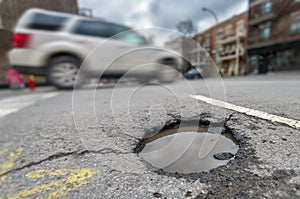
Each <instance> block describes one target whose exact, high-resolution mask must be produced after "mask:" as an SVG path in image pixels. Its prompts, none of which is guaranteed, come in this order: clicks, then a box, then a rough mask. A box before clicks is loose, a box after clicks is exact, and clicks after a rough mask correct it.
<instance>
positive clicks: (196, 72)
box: [183, 67, 204, 79]
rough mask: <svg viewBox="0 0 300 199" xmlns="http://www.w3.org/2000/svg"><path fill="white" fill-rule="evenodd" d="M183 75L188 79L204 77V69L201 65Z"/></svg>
mask: <svg viewBox="0 0 300 199" xmlns="http://www.w3.org/2000/svg"><path fill="white" fill-rule="evenodd" d="M183 76H184V77H185V78H186V79H202V78H203V77H204V70H203V69H202V68H200V67H192V68H191V69H190V70H188V71H187V72H186V73H184V75H183Z"/></svg>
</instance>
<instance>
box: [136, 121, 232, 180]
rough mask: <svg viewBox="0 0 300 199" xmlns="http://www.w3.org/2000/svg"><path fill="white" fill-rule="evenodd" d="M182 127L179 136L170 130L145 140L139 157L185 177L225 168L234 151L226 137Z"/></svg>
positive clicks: (199, 129)
mask: <svg viewBox="0 0 300 199" xmlns="http://www.w3.org/2000/svg"><path fill="white" fill-rule="evenodd" d="M184 128H185V129H183V130H182V129H181V131H182V132H180V133H177V130H178V129H175V130H174V129H171V130H166V131H164V132H161V133H159V134H157V135H155V136H153V137H150V138H148V139H147V140H146V142H145V143H146V145H145V147H144V148H143V150H142V151H141V152H140V153H139V156H140V157H142V158H143V159H144V160H146V161H147V162H149V163H150V164H151V165H153V166H154V167H157V168H161V169H163V170H164V171H167V172H171V173H175V172H178V173H184V174H187V173H194V172H201V171H209V170H210V169H213V168H216V167H219V166H221V165H225V164H226V163H228V162H229V161H230V160H232V159H233V158H234V154H236V153H237V151H238V146H237V145H236V143H235V141H234V140H232V139H231V138H232V137H230V136H228V135H220V134H216V133H209V132H207V129H205V128H198V129H197V131H198V132H195V131H188V129H189V127H184ZM194 129H195V127H194Z"/></svg>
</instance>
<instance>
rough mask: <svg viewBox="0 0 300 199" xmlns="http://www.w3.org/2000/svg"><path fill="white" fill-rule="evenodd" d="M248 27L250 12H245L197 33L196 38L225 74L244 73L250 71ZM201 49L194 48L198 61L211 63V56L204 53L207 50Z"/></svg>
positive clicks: (203, 64) (200, 63)
mask: <svg viewBox="0 0 300 199" xmlns="http://www.w3.org/2000/svg"><path fill="white" fill-rule="evenodd" d="M247 28H248V12H243V13H241V14H239V15H235V16H233V17H232V18H230V19H228V20H226V21H223V22H222V23H219V24H217V25H216V26H213V27H212V28H210V29H208V30H206V31H204V32H202V33H199V34H196V35H195V36H194V39H195V40H196V41H198V42H199V43H200V44H201V46H202V47H203V48H204V49H205V50H206V51H207V52H208V53H209V56H210V57H211V58H212V60H213V61H214V62H215V63H216V64H217V66H218V67H219V68H220V69H221V71H222V73H223V74H224V75H242V74H246V73H247V72H248V69H247V59H246V57H247V53H246V49H247V41H246V37H247ZM198 49H199V48H198ZM199 50H200V51H197V50H194V52H197V53H196V55H197V54H198V55H197V56H196V58H198V61H197V62H196V63H198V64H199V65H201V66H202V67H203V66H205V65H206V64H209V63H210V58H209V57H207V56H204V55H203V54H205V52H203V50H202V49H201V48H200V49H199ZM199 57H200V59H199ZM201 58H203V59H202V60H201ZM199 60H200V62H199Z"/></svg>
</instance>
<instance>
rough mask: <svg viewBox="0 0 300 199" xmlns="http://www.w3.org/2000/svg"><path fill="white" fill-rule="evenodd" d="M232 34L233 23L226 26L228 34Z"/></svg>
mask: <svg viewBox="0 0 300 199" xmlns="http://www.w3.org/2000/svg"><path fill="white" fill-rule="evenodd" d="M231 35H232V25H228V26H226V36H231Z"/></svg>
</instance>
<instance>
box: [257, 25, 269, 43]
mask: <svg viewBox="0 0 300 199" xmlns="http://www.w3.org/2000/svg"><path fill="white" fill-rule="evenodd" d="M270 35H271V23H265V24H261V25H260V26H259V39H261V40H265V39H269V38H270Z"/></svg>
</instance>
